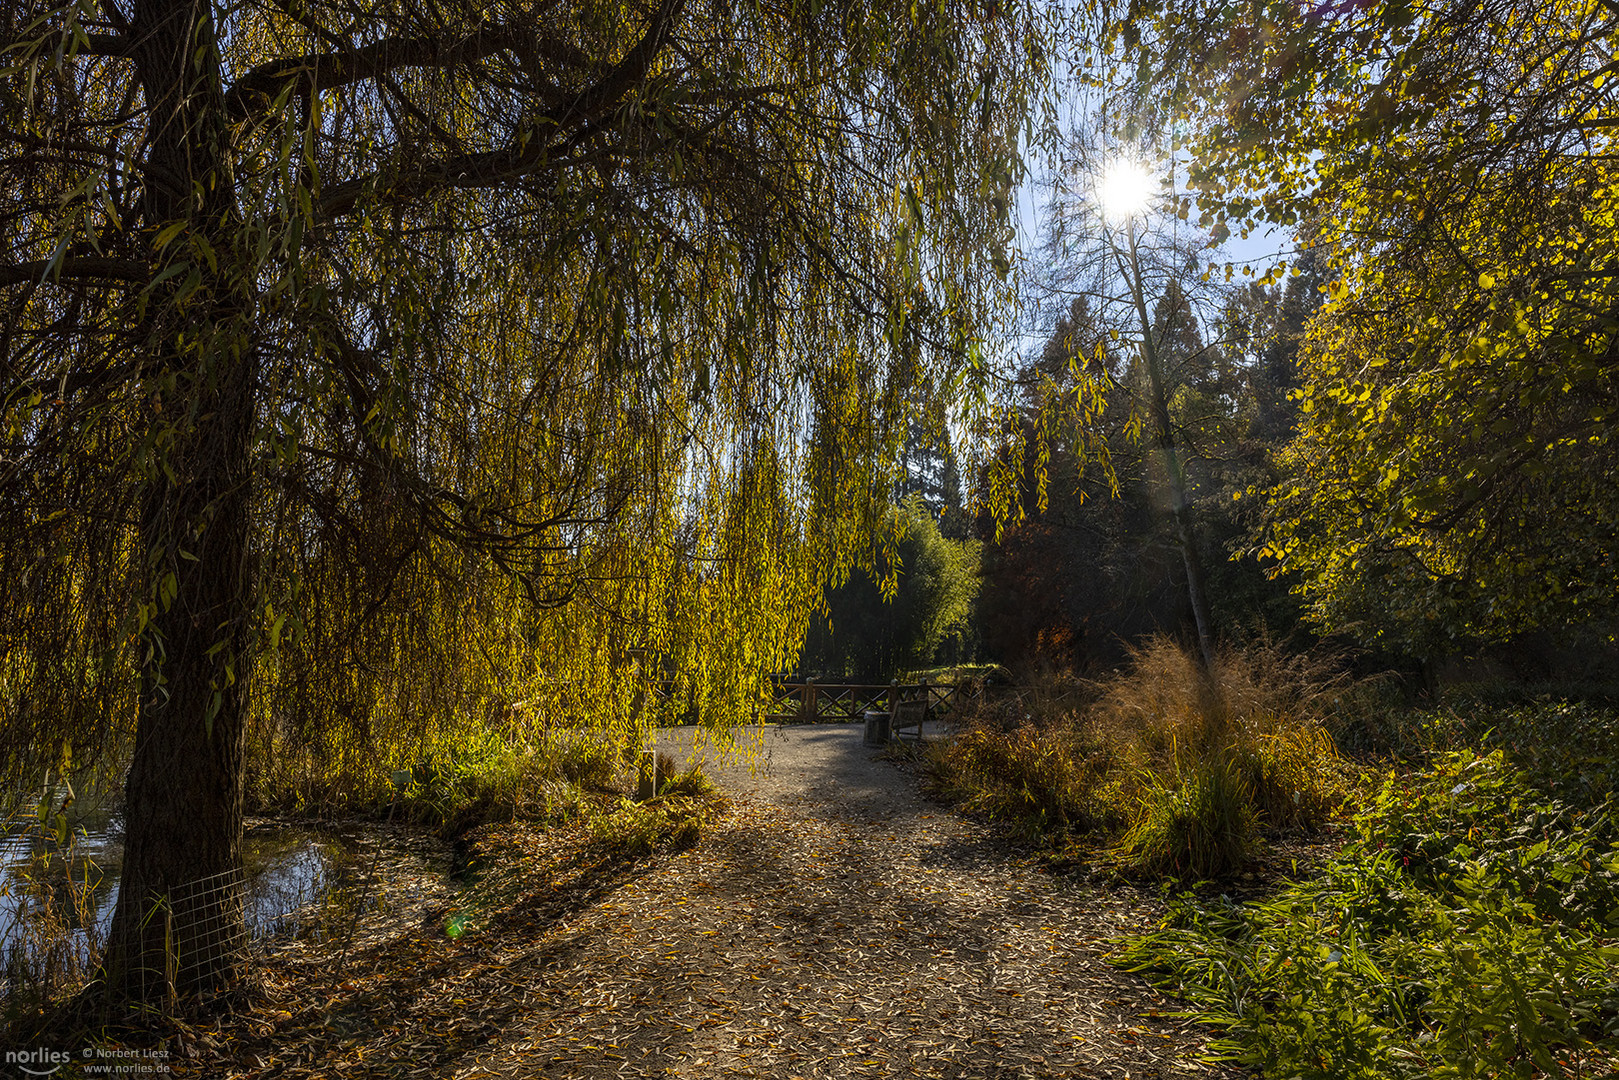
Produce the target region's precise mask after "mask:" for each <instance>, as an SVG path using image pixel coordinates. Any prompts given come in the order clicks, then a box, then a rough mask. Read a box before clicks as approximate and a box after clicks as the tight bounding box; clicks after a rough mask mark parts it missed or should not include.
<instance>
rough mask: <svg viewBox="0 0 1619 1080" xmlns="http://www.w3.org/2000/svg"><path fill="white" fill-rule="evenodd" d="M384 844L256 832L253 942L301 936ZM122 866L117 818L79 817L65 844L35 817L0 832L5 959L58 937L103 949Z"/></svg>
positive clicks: (268, 829)
mask: <svg viewBox="0 0 1619 1080" xmlns="http://www.w3.org/2000/svg"><path fill="white" fill-rule="evenodd" d="M378 842H379V841H378V840H377V839H376V838H374V837H368V836H364V835H362V834H358V833H347V834H344V833H336V832H327V831H322V830H316V829H311V828H308V827H304V826H297V825H290V824H287V823H284V822H257V823H254V824H253V825H252V826H251V827H250V828H249V829H248V830H247V832H246V834H245V836H244V838H243V862H244V864H245V868H246V871H247V874H246V893H245V896H244V909H245V910H244V916H245V921H246V923H247V930H248V934H249V936H250V937H252V938H255V939H258V938H264V937H270V936H277V935H283V934H289V933H295V932H297V931H298V930H299V929H300V927H301V925H302V924H303V923H305V922H308V921H310V917H311V916H312V915H313V913H315V912H316V911H317V909H319V907H320V906H321V905H322V904H324V903H326V902H327V901H329V900H330V899H332V898H333V897H332V893H333V892H334V890H337V889H343V888H353V887H354V883H355V882H356V881H357V880H358V879H360V878H363V877H364V876H365V874H364V872H365V870H366V867H365V866H360V865H357V864H358V863H360V862H363V861H364V860H365V859H370V856H371V851H372V850H374V848H375V845H376V844H377V843H378ZM374 863H375V860H374V859H372V860H371V864H372V865H374ZM122 864H123V819H122V817H121V815H120V814H119V813H118V812H117V811H116V810H94V809H92V810H90V811H88V812H84V813H81V814H79V815H77V816H76V818H75V819H74V820H73V821H71V822H70V831H69V834H68V837H67V842H66V843H62V842H61V840H60V838H59V836H58V834H57V833H56V831H55V829H54V828H50V827H42V825H41V823H40V821H39V819H38V818H37V817H33V816H30V817H29V818H28V819H26V820H22V821H19V820H17V819H13V820H12V821H11V822H8V823H6V824H5V827H4V828H3V829H0V958H4V957H6V956H8V955H10V954H11V953H12V952H13V951H14V950H15V949H16V948H17V947H18V946H19V945H20V944H21V943H22V942H23V941H25V940H27V939H29V938H34V939H39V938H42V937H45V936H49V935H50V934H52V933H54V934H58V935H60V934H64V933H65V934H67V935H69V936H70V937H71V939H72V942H73V946H74V948H73V951H74V952H76V953H80V954H83V953H84V952H86V951H87V950H89V949H91V948H95V947H99V945H100V943H101V942H103V941H104V940H105V939H106V934H107V930H108V928H109V926H110V925H111V923H112V914H113V909H114V908H115V907H116V906H117V903H118V882H119V876H120V872H121V870H122ZM359 902H360V904H361V906H362V907H364V906H366V905H365V903H364V901H363V898H361V899H360V900H359ZM42 923H43V925H41V924H42Z"/></svg>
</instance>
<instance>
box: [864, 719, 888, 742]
mask: <svg viewBox="0 0 1619 1080" xmlns="http://www.w3.org/2000/svg"><path fill="white" fill-rule="evenodd" d="M889 721H890V717H889V715H888V713H885V712H868V713H867V714H866V745H867V746H887V745H888V738H889V735H888V730H889Z"/></svg>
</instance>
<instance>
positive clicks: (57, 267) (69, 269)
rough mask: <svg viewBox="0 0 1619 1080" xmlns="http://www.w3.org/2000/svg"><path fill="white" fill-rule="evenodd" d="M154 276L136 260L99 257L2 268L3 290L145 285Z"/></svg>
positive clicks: (0, 279)
mask: <svg viewBox="0 0 1619 1080" xmlns="http://www.w3.org/2000/svg"><path fill="white" fill-rule="evenodd" d="M151 276H152V272H151V270H150V269H148V268H147V266H146V264H145V263H139V262H136V261H135V260H133V259H113V258H108V257H105V256H100V255H80V256H69V257H68V258H65V259H60V260H58V259H39V260H36V261H34V262H30V263H18V264H15V265H11V266H0V288H3V287H5V286H8V285H28V284H33V283H35V282H43V281H65V280H73V281H100V282H104V283H106V284H108V285H111V284H113V283H114V282H126V283H130V284H137V285H138V284H142V283H144V282H146V281H148V280H150V278H151Z"/></svg>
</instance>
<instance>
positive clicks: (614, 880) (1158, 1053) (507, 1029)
mask: <svg viewBox="0 0 1619 1080" xmlns="http://www.w3.org/2000/svg"><path fill="white" fill-rule="evenodd" d="M857 765H859V766H862V767H864V768H865V769H867V770H871V769H872V768H875V769H876V770H880V775H886V776H887V777H888V783H887V785H886V788H885V789H883V790H876V791H873V790H872V789H871V787H870V785H869V784H868V785H867V787H866V788H863V789H861V791H860V796H861V797H860V798H858V799H850V798H847V797H839V796H838V795H837V794H835V789H834V793H832V794H829V793H828V791H827V790H826V789H816V788H813V787H811V788H810V789H807V790H806V789H803V788H789V789H786V790H773V789H772V788H771V786H770V785H769V784H768V783H764V784H758V783H756V784H754V785H752V786H751V788H750V789H749V790H745V791H744V792H743V793H742V794H740V795H739V796H738V797H736V798H735V799H734V801H733V803H732V805H731V808H730V810H729V812H727V813H725V814H724V816H722V817H720V818H719V819H718V820H714V821H711V822H710V823H709V824H708V825H706V826H705V827H704V829H703V832H702V837H701V840H700V842H699V843H698V844H697V845H696V846H695V847H693V848H691V849H688V850H685V851H671V850H660V851H657V852H655V853H654V854H652V855H650V856H646V857H642V858H639V859H626V858H624V857H622V856H620V855H615V854H613V853H611V852H605V851H603V850H601V849H600V847H599V845H593V844H592V843H591V842H590V838H589V836H588V835H587V834H586V832H585V830H584V829H582V828H580V827H577V826H571V827H563V828H546V827H543V826H540V825H536V824H532V823H526V822H514V823H511V824H503V825H497V826H485V827H484V828H482V829H480V830H478V831H476V832H475V833H474V834H472V836H471V837H470V846H471V851H472V854H473V855H474V857H475V859H476V860H477V862H478V863H480V864H481V865H482V866H483V868H484V869H483V870H482V872H481V873H480V875H479V877H478V880H477V882H476V884H475V885H474V886H473V887H472V888H470V889H469V890H467V892H466V893H464V894H463V896H462V897H461V899H460V903H462V904H463V905H464V908H463V909H459V910H450V908H453V905H454V903H455V899H454V898H453V897H448V896H442V897H429V898H427V899H426V900H425V901H424V902H422V903H420V904H419V905H417V906H414V907H409V906H407V907H403V908H398V909H395V910H393V911H392V913H391V914H389V915H387V916H386V917H384V916H382V915H372V916H368V918H367V924H366V926H365V929H364V932H363V933H362V934H361V935H359V936H358V937H357V940H356V942H355V944H354V945H353V946H352V947H351V948H350V950H349V952H348V955H347V957H346V958H345V959H344V960H343V961H342V963H341V965H339V964H338V962H337V960H338V957H337V953H336V950H335V949H333V948H330V947H321V946H316V945H311V944H309V943H298V944H297V945H296V946H289V947H287V948H284V949H282V950H280V951H279V952H277V953H275V954H273V955H271V956H270V957H269V958H268V960H267V962H266V964H265V966H264V968H263V971H262V983H263V992H262V993H261V994H259V995H258V996H257V997H256V998H255V999H254V1001H253V1004H252V1005H251V1006H250V1007H249V1008H248V1009H247V1010H245V1011H243V1012H238V1013H236V1014H233V1015H230V1016H226V1017H223V1018H221V1019H220V1020H218V1021H217V1022H215V1023H212V1024H210V1025H208V1030H207V1031H206V1032H198V1033H195V1035H196V1039H195V1041H194V1045H197V1046H200V1047H202V1048H204V1049H203V1050H202V1052H201V1054H200V1056H198V1057H195V1058H190V1057H181V1058H179V1059H176V1060H173V1061H172V1065H173V1074H174V1075H176V1076H199V1077H201V1076H206V1077H223V1078H229V1080H238V1078H239V1080H269V1078H271V1077H277V1078H286V1080H301V1078H316V1077H344V1078H349V1077H355V1078H359V1077H378V1078H381V1077H391V1078H407V1077H435V1078H437V1077H456V1078H466V1080H475V1078H496V1077H536V1076H543V1077H547V1078H551V1077H556V1078H571V1077H578V1078H585V1077H619V1076H622V1077H726V1076H741V1077H751V1076H757V1077H772V1078H781V1080H792V1078H803V1080H810V1078H823V1077H825V1078H832V1077H838V1078H842V1077H866V1076H872V1077H878V1076H882V1077H887V1076H896V1077H898V1076H904V1077H940V1078H945V1077H949V1078H967V1077H984V1078H990V1077H995V1078H1028V1080H1034V1078H1046V1077H1052V1078H1055V1077H1109V1078H1125V1077H1129V1078H1152V1077H1160V1078H1161V1077H1180V1076H1194V1075H1211V1076H1212V1075H1235V1073H1229V1074H1227V1073H1226V1072H1225V1071H1224V1070H1222V1069H1221V1068H1219V1067H1218V1066H1210V1065H1207V1064H1202V1063H1200V1062H1199V1060H1198V1058H1199V1055H1200V1054H1201V1053H1202V1052H1203V1051H1204V1049H1205V1047H1206V1044H1207V1040H1208V1032H1207V1029H1204V1028H1201V1027H1199V1026H1198V1025H1196V1024H1194V1023H1193V1022H1191V1021H1189V1020H1186V1019H1183V1018H1176V1017H1174V1016H1173V1015H1170V1014H1172V1013H1174V1012H1175V1010H1176V1009H1177V1004H1176V1003H1175V1002H1174V1001H1173V1000H1172V999H1169V998H1167V997H1164V996H1162V995H1160V994H1159V993H1158V992H1157V991H1155V990H1153V989H1152V988H1151V987H1149V986H1148V985H1147V984H1145V983H1144V982H1143V981H1141V980H1140V979H1138V978H1136V977H1134V976H1131V975H1128V974H1126V973H1123V972H1120V971H1117V970H1116V969H1114V968H1112V967H1110V966H1109V965H1107V964H1106V963H1105V962H1104V961H1103V959H1102V957H1103V955H1104V954H1105V953H1106V952H1107V951H1108V948H1109V939H1111V938H1113V937H1115V936H1117V935H1119V934H1121V933H1125V932H1128V931H1131V930H1138V929H1142V928H1143V927H1144V926H1145V925H1146V924H1148V923H1149V922H1150V921H1151V920H1152V919H1153V918H1154V917H1156V916H1157V915H1158V914H1160V913H1161V910H1162V908H1161V905H1160V904H1159V902H1158V901H1157V899H1156V898H1155V897H1153V896H1151V895H1149V894H1144V893H1142V892H1140V891H1138V890H1135V889H1132V888H1129V887H1127V886H1117V885H1115V886H1107V885H1100V884H1079V883H1075V882H1073V881H1071V880H1066V879H1063V878H1060V877H1055V876H1053V875H1050V874H1048V873H1043V872H1041V871H1040V870H1039V869H1038V867H1037V866H1036V865H1035V863H1034V860H1032V859H1031V858H1029V857H1028V856H1027V853H1025V852H1021V851H1019V850H1018V849H1017V848H1016V847H1015V846H1014V845H1012V844H1010V843H1009V842H1008V841H1007V840H1006V838H1005V837H1004V836H1002V835H1001V834H999V833H998V832H997V831H996V830H995V829H994V827H993V826H991V825H989V824H987V823H984V822H978V821H970V820H967V819H964V818H961V817H958V816H956V815H954V814H951V813H949V812H946V811H942V810H941V809H940V808H938V807H936V806H931V805H930V804H927V803H925V802H923V801H922V800H921V799H920V798H919V796H918V795H917V794H916V791H915V783H914V780H912V778H910V777H908V776H906V775H904V774H903V773H902V772H900V771H899V770H896V769H894V768H893V766H892V765H888V764H886V763H881V762H872V761H870V759H869V758H867V759H865V760H864V761H861V762H858V763H857ZM800 775H802V771H801V773H800ZM863 775H865V774H863ZM847 795H848V791H847V790H845V792H844V796H847ZM450 927H456V928H457V929H456V931H455V932H454V933H453V934H452V933H451V932H449V931H448V930H447V928H450Z"/></svg>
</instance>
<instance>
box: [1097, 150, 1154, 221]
mask: <svg viewBox="0 0 1619 1080" xmlns="http://www.w3.org/2000/svg"><path fill="white" fill-rule="evenodd" d="M1156 188H1157V184H1155V183H1154V178H1153V175H1152V174H1151V173H1150V172H1148V171H1147V167H1146V166H1145V165H1142V164H1141V163H1140V162H1139V161H1131V160H1130V159H1128V158H1120V159H1118V160H1115V161H1113V162H1112V163H1110V164H1109V165H1108V167H1107V168H1106V169H1104V170H1103V171H1102V175H1101V177H1100V178H1099V179H1098V180H1097V182H1096V201H1097V203H1098V204H1100V205H1101V207H1102V212H1103V213H1105V214H1107V215H1108V216H1109V217H1116V218H1125V217H1129V216H1130V215H1131V214H1139V213H1140V212H1141V211H1143V210H1145V209H1146V208H1147V203H1148V202H1149V201H1150V200H1151V199H1152V197H1153V195H1154V194H1155V189H1156Z"/></svg>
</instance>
